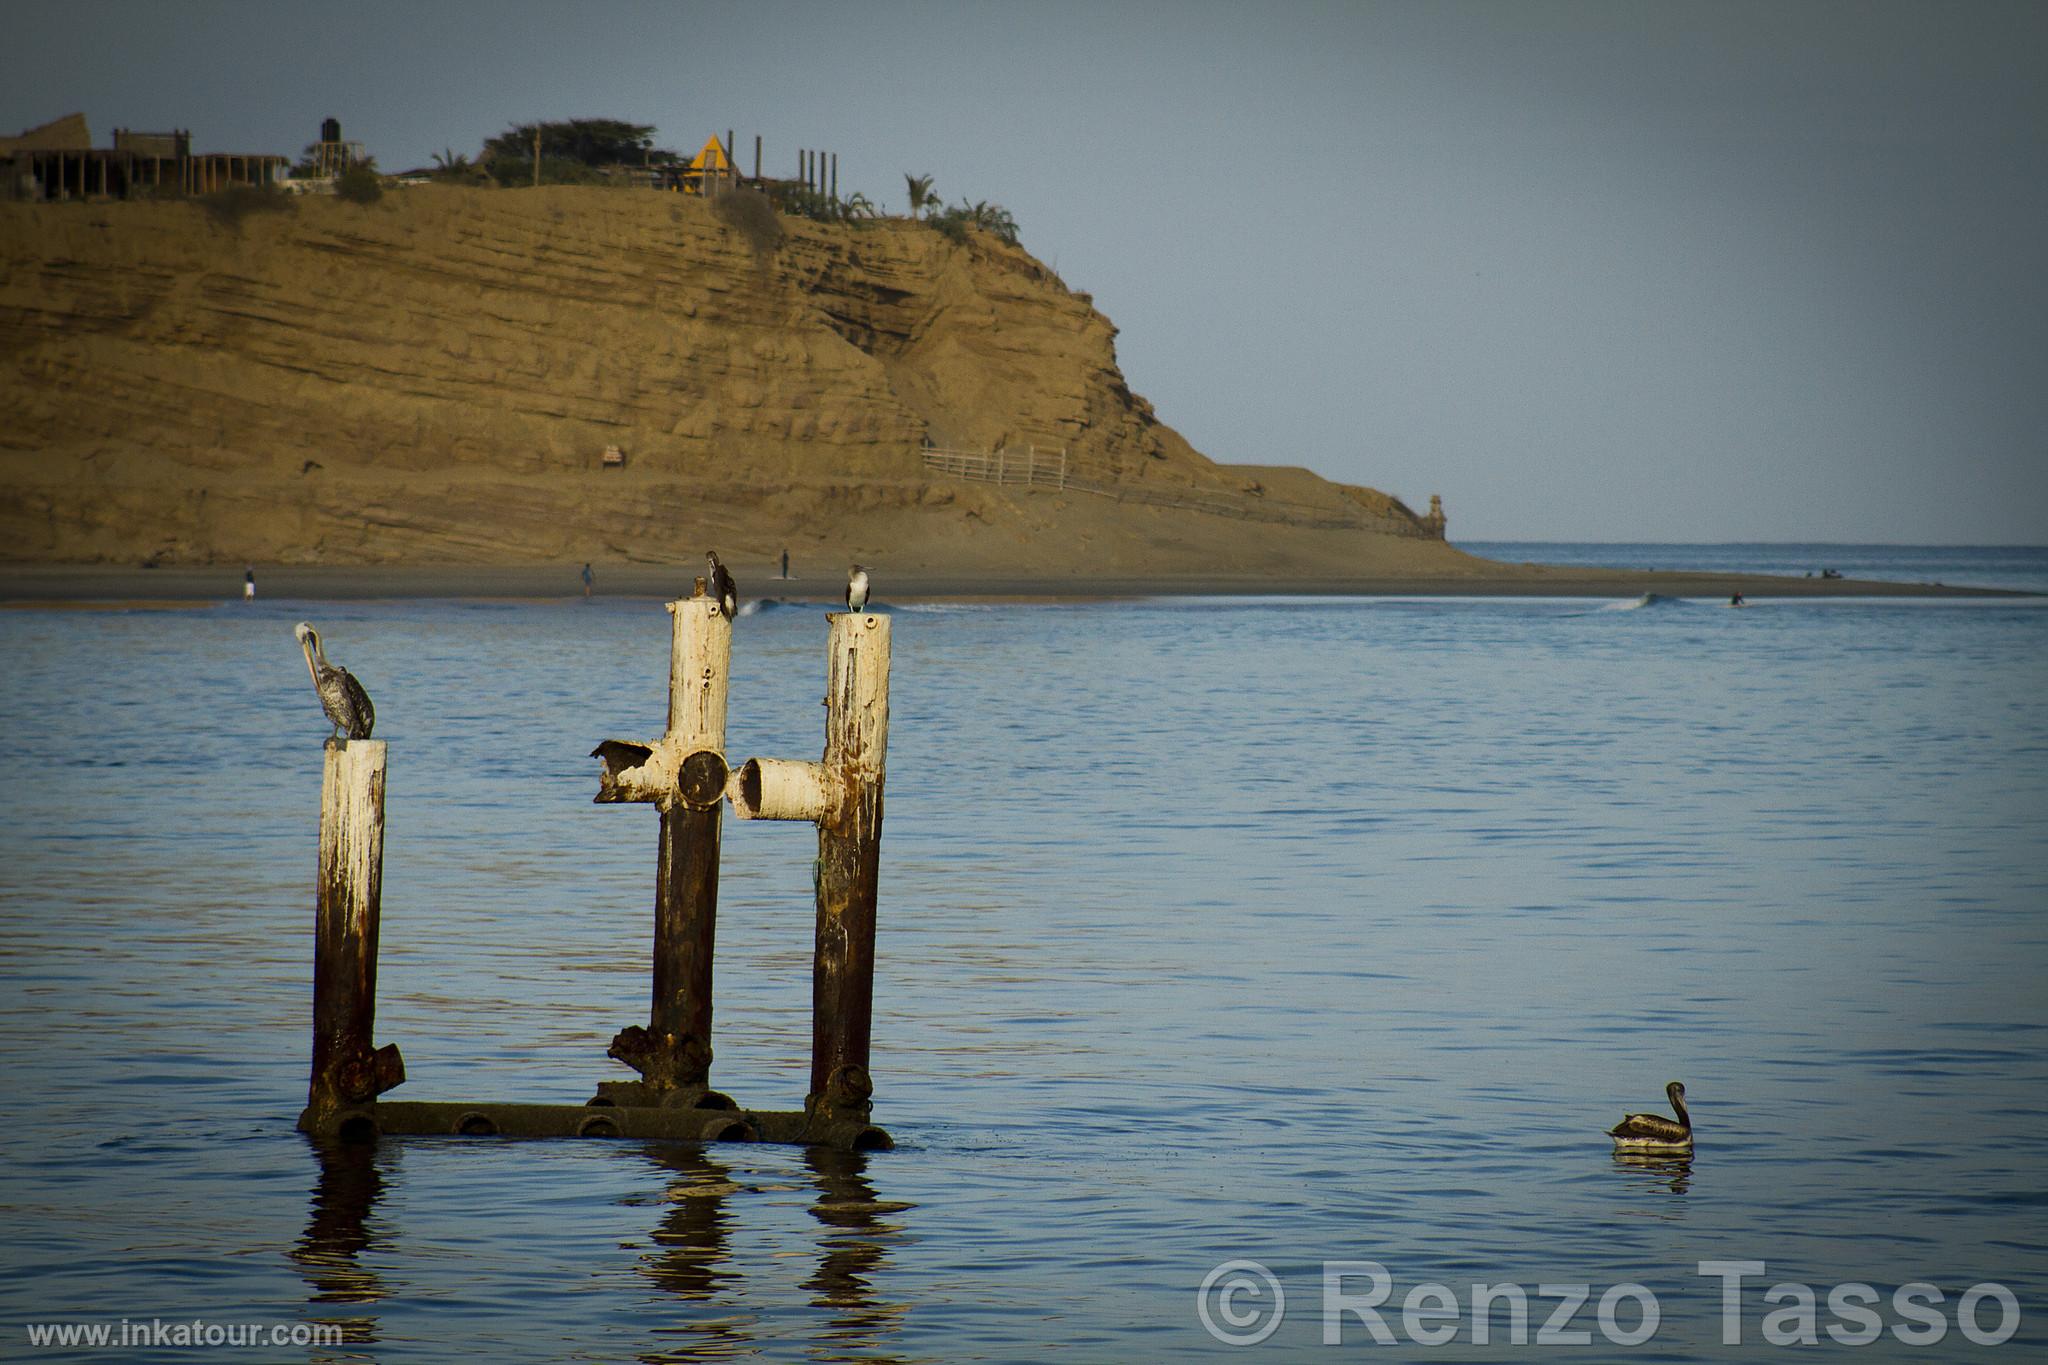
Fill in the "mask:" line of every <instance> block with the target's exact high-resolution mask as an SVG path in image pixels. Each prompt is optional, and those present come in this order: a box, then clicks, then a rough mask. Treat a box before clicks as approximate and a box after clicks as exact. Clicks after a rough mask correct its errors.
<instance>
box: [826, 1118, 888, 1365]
mask: <svg viewBox="0 0 2048 1365" xmlns="http://www.w3.org/2000/svg"><path fill="white" fill-rule="evenodd" d="M804 1164H805V1165H806V1166H808V1167H810V1169H811V1174H812V1175H813V1176H814V1177H815V1178H816V1180H817V1183H818V1201H817V1202H816V1203H815V1204H813V1205H811V1216H812V1217H813V1218H815V1219H817V1220H818V1221H819V1222H820V1223H823V1224H824V1225H825V1226H826V1228H827V1229H829V1231H828V1232H827V1233H826V1235H825V1238H824V1241H823V1244H822V1246H823V1252H824V1254H823V1255H822V1256H820V1257H819V1260H818V1271H817V1273H816V1274H815V1275H813V1276H811V1278H809V1279H808V1280H805V1281H804V1288H805V1289H808V1290H810V1291H812V1292H813V1293H814V1294H816V1296H817V1297H816V1298H814V1299H812V1300H811V1302H812V1303H813V1304H814V1305H816V1306H817V1307H819V1308H829V1309H831V1310H832V1317H831V1319H830V1325H829V1327H828V1328H827V1330H826V1331H825V1333H824V1336H825V1340H826V1341H827V1342H828V1343H829V1344H830V1345H831V1346H833V1347H835V1348H837V1349H838V1350H840V1351H863V1352H871V1351H875V1350H877V1349H879V1348H880V1346H881V1345H882V1343H883V1342H884V1341H885V1340H887V1339H888V1337H889V1336H890V1335H891V1334H892V1333H894V1332H895V1331H897V1330H898V1328H899V1326H900V1325H901V1321H902V1317H903V1314H904V1313H905V1312H906V1311H907V1306H906V1305H904V1304H900V1303H888V1302H885V1301H883V1300H882V1299H880V1298H878V1297H877V1296H876V1295H875V1292H874V1284H873V1281H874V1277H875V1275H876V1273H877V1272H878V1271H880V1270H881V1269H882V1266H883V1263H884V1261H885V1260H886V1258H887V1256H888V1254H889V1247H890V1246H891V1245H892V1244H895V1243H897V1242H899V1241H900V1240H901V1239H902V1236H903V1225H902V1224H901V1223H897V1222H891V1221H889V1218H888V1215H890V1214H897V1213H902V1212H904V1211H905V1210H907V1209H909V1208H910V1207H911V1206H910V1205H908V1204H903V1203H888V1202H885V1201H883V1200H882V1199H881V1198H880V1197H879V1196H878V1195H876V1193H875V1187H874V1186H873V1185H872V1184H870V1183H869V1182H868V1179H867V1169H868V1154H867V1153H866V1152H842V1151H838V1150H835V1149H833V1148H828V1147H812V1148H808V1149H806V1150H805V1152H804ZM884 1358H886V1357H884Z"/></svg>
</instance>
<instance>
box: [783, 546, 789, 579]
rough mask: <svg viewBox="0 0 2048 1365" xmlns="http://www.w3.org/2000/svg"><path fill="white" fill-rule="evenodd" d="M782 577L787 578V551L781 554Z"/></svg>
mask: <svg viewBox="0 0 2048 1365" xmlns="http://www.w3.org/2000/svg"><path fill="white" fill-rule="evenodd" d="M782 576H783V577H784V578H787V577H789V551H787V550H784V551H783V552H782Z"/></svg>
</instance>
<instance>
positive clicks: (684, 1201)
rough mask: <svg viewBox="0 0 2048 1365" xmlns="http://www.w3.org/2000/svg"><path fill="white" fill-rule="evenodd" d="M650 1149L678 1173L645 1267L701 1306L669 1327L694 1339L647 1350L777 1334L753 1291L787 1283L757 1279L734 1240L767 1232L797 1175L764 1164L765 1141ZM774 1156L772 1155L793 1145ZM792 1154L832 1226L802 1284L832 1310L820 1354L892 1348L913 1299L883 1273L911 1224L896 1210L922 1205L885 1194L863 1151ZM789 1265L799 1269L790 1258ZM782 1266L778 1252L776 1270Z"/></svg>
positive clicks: (754, 1343) (672, 1355)
mask: <svg viewBox="0 0 2048 1365" xmlns="http://www.w3.org/2000/svg"><path fill="white" fill-rule="evenodd" d="M645 1155H646V1158H647V1160H648V1161H650V1162H651V1163H652V1164H653V1165H654V1166H655V1167H656V1168H657V1169H659V1170H660V1171H662V1172H664V1173H665V1174H667V1175H668V1176H669V1181H668V1187H667V1189H666V1191H665V1193H664V1196H663V1198H664V1201H665V1203H666V1204H667V1210H666V1212H664V1213H663V1214H662V1216H661V1220H660V1223H659V1225H658V1226H657V1227H656V1228H655V1230H654V1231H653V1233H652V1234H651V1236H650V1241H651V1242H652V1243H653V1246H654V1249H653V1250H652V1251H651V1252H649V1253H648V1254H647V1255H645V1256H643V1257H642V1258H641V1269H642V1271H643V1272H644V1273H645V1274H646V1276H647V1278H648V1279H649V1280H650V1281H652V1282H653V1283H654V1284H655V1285H657V1286H659V1287H660V1288H661V1289H662V1290H663V1291H665V1292H667V1293H669V1294H673V1295H674V1296H675V1297H676V1298H678V1299H681V1300H683V1301H684V1302H685V1303H687V1304H689V1305H690V1306H691V1311H690V1312H689V1313H688V1314H687V1315H685V1316H684V1317H683V1318H681V1319H680V1320H679V1321H677V1322H676V1324H675V1325H674V1326H672V1327H668V1328H664V1329H663V1332H662V1334H663V1335H664V1336H668V1335H679V1336H682V1337H684V1338H686V1341H685V1342H684V1343H683V1344H681V1345H678V1346H674V1347H668V1348H665V1349H662V1350H659V1351H654V1352H649V1353H647V1354H644V1355H642V1356H641V1357H640V1359H642V1360H643V1361H646V1362H648V1365H657V1363H659V1365H668V1362H677V1361H685V1360H704V1359H712V1358H723V1357H733V1356H746V1355H753V1354H755V1353H757V1352H758V1351H760V1350H761V1349H762V1348H763V1346H764V1345H765V1344H767V1343H766V1342H765V1341H764V1338H763V1336H762V1334H761V1333H760V1332H759V1331H758V1330H757V1328H758V1326H759V1324H758V1323H757V1321H756V1311H755V1309H754V1308H753V1307H752V1304H751V1302H750V1299H749V1291H750V1289H758V1290H760V1292H761V1293H762V1294H763V1295H764V1296H767V1295H772V1294H773V1293H775V1292H776V1290H777V1289H778V1287H779V1286H778V1285H777V1284H768V1283H763V1284H760V1285H754V1286H750V1285H749V1284H748V1283H747V1282H746V1277H744V1276H743V1275H742V1274H741V1272H740V1269H739V1267H738V1266H736V1265H735V1264H734V1261H733V1250H732V1247H733V1243H734V1242H735V1240H741V1241H745V1240H747V1239H749V1238H750V1237H758V1236H759V1235H760V1234H761V1233H762V1232H763V1231H764V1230H765V1228H766V1227H767V1226H768V1225H769V1224H771V1223H772V1222H773V1221H775V1215H776V1213H777V1205H778V1204H779V1203H781V1202H782V1201H781V1199H780V1196H782V1195H784V1194H786V1193H787V1192H789V1190H790V1186H789V1185H787V1184H786V1183H785V1181H784V1180H783V1179H782V1178H781V1177H780V1175H779V1173H776V1174H771V1173H769V1172H767V1171H763V1170H757V1169H754V1168H753V1162H752V1160H751V1159H752V1158H757V1157H760V1156H761V1155H762V1153H761V1152H760V1151H759V1150H758V1149H749V1148H744V1147H726V1148H706V1147H696V1146H688V1145H681V1144H659V1145H652V1144H651V1145H649V1146H648V1147H647V1148H646V1149H645ZM768 1155H769V1159H770V1160H771V1161H772V1160H773V1159H775V1158H777V1157H779V1156H781V1155H784V1154H783V1153H780V1152H771V1153H769V1154H768ZM788 1155H790V1156H792V1157H796V1158H797V1159H800V1160H801V1162H802V1168H803V1169H804V1171H805V1172H806V1173H807V1174H808V1175H809V1176H810V1178H811V1181H812V1183H813V1185H814V1186H815V1188H816V1190H817V1198H816V1199H815V1200H814V1201H813V1202H812V1203H811V1205H810V1208H809V1210H808V1211H809V1214H810V1216H811V1217H812V1218H814V1219H816V1220H817V1221H818V1222H820V1223H822V1224H824V1225H825V1228H826V1232H825V1234H824V1236H823V1237H822V1238H821V1239H819V1240H818V1242H817V1250H816V1255H817V1264H816V1268H815V1269H814V1270H813V1271H812V1273H811V1274H810V1275H809V1276H808V1277H807V1278H805V1279H804V1280H803V1281H802V1284H801V1288H802V1289H803V1290H804V1291H805V1292H806V1293H808V1294H809V1295H810V1299H809V1302H810V1303H811V1305H812V1306H813V1307H816V1308H820V1309H825V1310H828V1312H827V1316H826V1317H825V1318H824V1319H823V1321H822V1322H820V1323H819V1324H818V1325H817V1326H816V1327H815V1329H814V1331H815V1333H816V1336H817V1338H818V1339H817V1341H815V1342H814V1343H813V1344H812V1349H811V1352H810V1353H811V1354H812V1355H813V1356H814V1357H815V1358H819V1359H842V1358H847V1357H849V1356H850V1355H853V1354H858V1356H859V1358H860V1359H863V1360H887V1359H891V1358H893V1357H891V1356H889V1355H887V1354H882V1355H877V1354H876V1352H878V1351H880V1350H881V1348H882V1347H883V1345H884V1344H885V1343H886V1342H887V1340H888V1338H889V1337H890V1336H891V1334H893V1333H894V1332H896V1331H897V1330H898V1329H899V1326H900V1324H901V1322H902V1319H903V1315H904V1314H905V1313H906V1312H907V1311H908V1306H907V1305H905V1304H901V1303H892V1302H889V1301H887V1300H886V1299H884V1298H882V1297H881V1296H879V1295H878V1294H877V1293H876V1292H875V1288H874V1278H875V1276H876V1275H877V1274H878V1273H880V1272H881V1271H882V1270H883V1269H884V1267H885V1264H886V1261H887V1258H888V1254H889V1248H890V1247H891V1246H893V1245H898V1244H900V1243H901V1242H902V1240H903V1225H902V1224H901V1223H900V1222H896V1221H892V1218H891V1216H892V1215H896V1214H901V1213H903V1212H905V1211H906V1210H908V1209H909V1208H910V1207H911V1205H909V1204H907V1203H903V1202H900V1201H898V1202H892V1201H888V1200H884V1199H882V1198H881V1196H880V1195H878V1194H877V1193H876V1191H875V1187H874V1185H873V1183H872V1182H871V1181H870V1180H869V1179H868V1174H867V1172H868V1156H867V1154H866V1153H864V1152H841V1151H835V1150H832V1149H829V1148H806V1149H804V1150H802V1152H801V1153H800V1154H797V1153H789V1154H788ZM780 1265H781V1267H786V1268H788V1269H793V1268H794V1267H793V1266H791V1265H790V1263H789V1262H788V1261H786V1260H785V1261H782V1262H781V1263H780ZM777 1268H778V1267H777V1266H776V1265H774V1264H773V1263H771V1266H770V1267H769V1270H770V1272H772V1271H774V1270H775V1269H777ZM756 1274H757V1277H758V1278H760V1279H762V1280H767V1279H768V1278H769V1275H768V1274H764V1273H761V1272H758V1271H757V1272H756ZM775 1278H776V1279H777V1280H782V1278H783V1277H782V1276H776V1277H775Z"/></svg>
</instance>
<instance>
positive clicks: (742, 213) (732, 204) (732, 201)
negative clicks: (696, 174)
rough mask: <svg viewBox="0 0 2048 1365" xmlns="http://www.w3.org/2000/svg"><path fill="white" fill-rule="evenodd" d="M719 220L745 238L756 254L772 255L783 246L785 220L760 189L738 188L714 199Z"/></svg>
mask: <svg viewBox="0 0 2048 1365" xmlns="http://www.w3.org/2000/svg"><path fill="white" fill-rule="evenodd" d="M711 212H712V213H713V214H715V215H717V218H718V221H719V222H721V223H723V224H725V225H726V226H727V227H729V228H731V229H732V230H733V231H734V232H737V233H738V234H739V235H740V236H741V237H743V238H745V239H746V243H747V245H748V246H750V247H752V248H753V249H754V254H755V255H756V256H762V257H767V256H773V255H774V254H775V252H776V250H777V249H778V248H780V247H781V245H782V219H781V218H780V217H779V216H778V215H777V214H776V212H775V205H774V204H772V203H770V202H769V199H768V196H767V195H765V194H762V193H761V192H760V191H759V190H747V189H736V190H730V191H728V192H727V193H725V194H721V195H719V196H717V197H716V198H715V199H713V200H712V201H711Z"/></svg>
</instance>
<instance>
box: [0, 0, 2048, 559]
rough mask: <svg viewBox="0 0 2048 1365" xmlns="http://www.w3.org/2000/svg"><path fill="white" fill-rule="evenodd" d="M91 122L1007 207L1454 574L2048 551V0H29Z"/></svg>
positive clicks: (1227, 447)
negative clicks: (696, 156) (622, 139)
mask: <svg viewBox="0 0 2048 1365" xmlns="http://www.w3.org/2000/svg"><path fill="white" fill-rule="evenodd" d="M0 14H4V15H5V16H6V17H7V19H8V24H7V28H8V31H9V39H8V43H7V46H8V49H9V56H8V61H7V78H6V79H5V81H0V132H8V133H11V132H14V131H16V130H18V129H21V128H26V127H28V126H31V125H34V124H38V123H41V122H44V121H46V120H49V119H52V118H56V117H59V116H61V115H63V114H68V113H71V112H74V111H82V112H84V113H85V114H86V116H87V117H88V119H89V120H90V123H91V127H92V132H93V137H94V140H95V142H96V143H97V144H98V145H106V144H107V142H108V140H109V138H110V136H111V133H112V130H113V129H114V128H115V127H117V126H121V127H130V128H137V129H145V130H155V129H163V128H169V127H182V128H189V129H190V130H191V131H192V134H193V139H194V145H195V148H196V149H198V150H202V151H237V152H244V151H246V152H259V151H260V152H285V153H292V154H296V153H297V151H298V150H299V149H300V148H301V147H302V146H303V145H304V144H306V143H307V142H310V141H313V140H314V139H315V137H316V136H317V133H318V128H319V123H320V120H321V119H322V118H323V117H326V116H329V115H332V116H334V117H336V118H339V119H340V120H341V123H342V127H343V131H344V136H346V137H349V138H353V139H358V140H360V141H362V142H363V143H364V144H365V147H366V150H367V151H368V152H369V153H370V154H371V155H373V156H375V157H376V158H377V161H378V163H379V165H380V166H382V167H383V168H384V169H386V170H400V169H404V168H407V167H411V166H417V165H424V164H429V163H430V162H431V159H432V156H433V154H434V153H436V152H441V151H444V150H452V151H455V152H466V153H469V154H471V155H474V154H475V152H476V150H477V149H478V147H479V146H480V145H481V144H482V142H483V141H484V139H485V138H487V137H490V136H492V135H493V134H496V133H498V132H501V131H503V130H504V129H506V128H507V127H509V126H511V125H513V124H515V123H520V122H525V121H529V120H533V119H537V118H538V119H562V118H577V117H609V118H622V119H627V120H630V121H633V122H638V123H651V124H653V125H655V126H656V128H657V129H658V132H657V134H656V141H657V145H661V146H666V147H672V148H675V149H677V150H683V151H688V150H693V149H694V148H696V147H698V146H700V145H702V143H703V141H704V139H705V138H706V137H708V136H710V135H711V134H713V133H714V132H716V133H720V134H722V133H724V132H725V131H726V130H727V129H731V130H733V131H734V132H736V133H737V134H738V144H739V152H740V160H741V162H742V164H743V165H748V166H750V165H751V161H752V147H753V139H754V136H755V135H756V134H759V135H760V136H761V137H762V138H763V140H764V145H765V152H764V169H766V170H767V171H769V172H770V173H771V174H777V173H780V174H794V172H795V168H796V164H797V152H798V149H799V148H823V149H826V150H828V151H831V152H836V153H837V154H838V157H839V189H840V192H841V194H842V195H844V194H850V193H852V192H853V191H855V190H859V191H861V192H863V193H865V194H866V195H867V196H868V197H869V198H870V199H872V200H874V201H876V202H877V203H879V204H881V205H882V206H883V207H884V208H886V209H888V210H890V211H892V212H901V211H903V209H904V207H905V191H904V176H905V175H906V174H929V175H931V176H932V177H933V179H934V187H935V188H936V189H937V191H938V192H939V194H940V195H941V196H942V197H943V198H944V199H945V200H946V201H947V202H949V203H950V202H956V201H958V200H960V199H963V198H964V199H967V200H970V201H974V200H989V201H993V202H996V203H1000V204H1002V205H1003V206H1005V207H1006V208H1008V209H1009V210H1010V211H1011V212H1012V213H1013V214H1014V215H1015V217H1016V219H1017V222H1018V224H1019V226H1020V228H1021V231H1022V240H1023V243H1024V245H1025V246H1026V247H1027V248H1028V249H1030V250H1031V251H1032V252H1033V253H1034V254H1035V255H1037V256H1038V257H1039V258H1040V259H1042V260H1044V261H1045V262H1046V263H1047V264H1049V265H1051V266H1052V267H1053V268H1054V269H1056V270H1057V271H1058V273H1059V275H1060V276H1061V278H1062V279H1064V280H1065V281H1066V282H1067V284H1068V285H1070V286H1071V287H1073V288H1075V289H1078V290H1083V291H1086V292H1089V293H1091V294H1093V296H1094V298H1095V303H1096V306H1097V307H1098V308H1099V309H1100V310H1101V311H1102V312H1103V313H1105V314H1106V315H1107V316H1108V317H1109V318H1110V320H1111V321H1112V322H1114V323H1115V324H1116V325H1117V326H1118V328H1119V329H1120V334H1119V336H1118V341H1117V349H1118V358H1119V360H1120V362H1121V365H1122V368H1123V371H1124V374H1125V377H1126V378H1127V380H1128V381H1129V383H1130V385H1131V387H1132V388H1133V389H1134V390H1136V391H1137V392H1138V393H1141V394H1143V395H1145V396H1146V397H1147V398H1149V399H1150V400H1151V401H1152V402H1153V404H1154V406H1155V408H1156V409H1157V411H1158V413H1159V416H1160V418H1161V419H1162V420H1163V421H1165V422H1166V423H1168V424H1169V425H1171V426H1173V427H1175V428H1176V429H1178V430H1179V431H1180V432H1181V433H1182V435H1184V436H1186V437H1187V438H1188V440H1189V441H1190V442H1192V443H1193V444H1194V446H1195V447H1196V448H1197V449H1198V450H1200V451H1202V452H1203V453H1204V454H1206V455H1208V456H1210V457H1211V458H1214V459H1217V460H1223V461H1227V462H1232V463H1251V464H1280V465H1306V466H1308V467H1309V468H1311V469H1314V470H1316V471H1317V472H1318V473H1321V474H1324V475H1326V476H1328V477H1331V478H1336V479H1342V480H1345V481H1347V482H1355V483H1364V484H1369V485H1371V486H1373V487H1376V488H1381V489H1385V490H1386V491H1388V492H1391V493H1394V494H1396V495H1397V496H1399V497H1402V498H1403V499H1405V500H1406V501H1408V502H1409V503H1410V505H1412V506H1417V507H1425V506H1427V503H1428V499H1429V495H1430V494H1432V493H1440V494H1442V495H1443V498H1444V503H1445V507H1446V510H1447V512H1448V513H1449V516H1450V533H1451V538H1452V539H1453V540H1502V539H1536V540H1607V541H1632V540H1667V541H1743V540H1758V541H1815V540H1819V541H1875V542H1895V543H1923V544H1924V543H2025V544H2043V543H2048V436H2044V433H2048V156H2044V151H2048V75H2044V73H2048V4H2041V3H2035V2H2034V0H2022V2H2021V3H1995V2H1993V0H1939V3H1900V2H1899V0H1839V2H1838V0H1763V2H1761V3H1751V2H1750V0H1717V2H1715V3H1696V2H1690V0H1616V2H1614V3H1609V2H1607V0H1517V2H1516V3H1501V2H1498V0H1483V2H1467V0H1389V2H1386V3H1378V2H1371V3H1314V2H1312V0H1293V2H1292V3H1272V4H1266V5H1249V4H1244V3H1241V0H1231V2H1229V3H1206V2H1204V0H1184V2H1181V3H1164V2H1162V0H1094V2H1093V3H1079V4H1067V3H1034V2H1033V0H1006V2H1005V3H1001V4H993V3H978V2H977V0H949V2H948V3H886V2H885V3H850V2H847V0H841V2H840V3H829V4H828V3H780V2H777V0H768V2H766V3H745V4H732V3H725V4H718V5H699V4H692V3H605V2H604V0H583V2H582V3H578V4H575V5H568V4H562V3H558V0H549V2H548V3H522V2H520V0H499V2H498V3H489V4H483V3H469V4H461V5H455V4H437V3H433V0H426V2H425V3H421V0H404V2H403V3H391V2H390V0H349V3H346V4H332V5H314V4H303V3H285V2H284V0H278V2H276V3H268V2H258V0H248V2H246V3H223V2H222V0H180V2H178V3H172V2H171V0H128V2H124V3H116V2H115V0H63V2H62V3H44V2H43V0H0Z"/></svg>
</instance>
